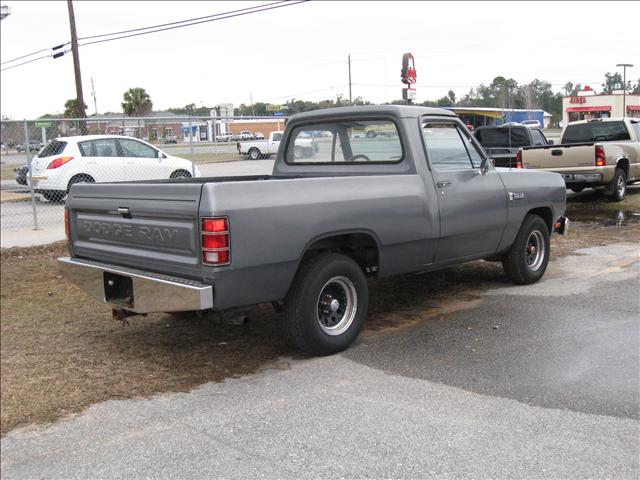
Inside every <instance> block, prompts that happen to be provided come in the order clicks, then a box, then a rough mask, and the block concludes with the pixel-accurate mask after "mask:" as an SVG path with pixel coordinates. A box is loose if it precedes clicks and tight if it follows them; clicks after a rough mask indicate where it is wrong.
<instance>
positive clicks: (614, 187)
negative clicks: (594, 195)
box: [609, 168, 627, 202]
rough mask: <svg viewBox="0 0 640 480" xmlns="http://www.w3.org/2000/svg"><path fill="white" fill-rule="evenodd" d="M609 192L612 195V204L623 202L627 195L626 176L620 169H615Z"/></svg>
mask: <svg viewBox="0 0 640 480" xmlns="http://www.w3.org/2000/svg"><path fill="white" fill-rule="evenodd" d="M609 191H610V192H611V193H612V194H613V196H612V200H613V201H614V202H621V201H622V200H624V196H625V195H626V194H627V174H626V173H625V171H624V170H622V169H621V168H616V171H615V173H614V174H613V180H611V185H610V187H609Z"/></svg>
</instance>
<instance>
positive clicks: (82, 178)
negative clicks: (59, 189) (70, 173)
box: [67, 173, 96, 193]
mask: <svg viewBox="0 0 640 480" xmlns="http://www.w3.org/2000/svg"><path fill="white" fill-rule="evenodd" d="M76 183H96V181H95V180H94V179H93V177H91V176H90V175H86V174H84V173H81V174H80V175H76V176H75V177H73V178H72V179H71V180H69V184H68V185H67V193H69V190H71V186H72V185H75V184H76Z"/></svg>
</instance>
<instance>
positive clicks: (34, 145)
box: [16, 140, 43, 153]
mask: <svg viewBox="0 0 640 480" xmlns="http://www.w3.org/2000/svg"><path fill="white" fill-rule="evenodd" d="M42 147H43V145H42V142H39V141H37V140H33V141H30V142H29V151H30V152H37V151H39V150H40V149H41V148H42ZM26 151H27V146H26V144H25V143H24V142H23V143H20V144H18V145H16V152H18V153H21V152H26Z"/></svg>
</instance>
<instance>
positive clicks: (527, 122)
mask: <svg viewBox="0 0 640 480" xmlns="http://www.w3.org/2000/svg"><path fill="white" fill-rule="evenodd" d="M520 125H524V126H525V127H529V128H542V125H540V121H539V120H524V121H522V122H520Z"/></svg>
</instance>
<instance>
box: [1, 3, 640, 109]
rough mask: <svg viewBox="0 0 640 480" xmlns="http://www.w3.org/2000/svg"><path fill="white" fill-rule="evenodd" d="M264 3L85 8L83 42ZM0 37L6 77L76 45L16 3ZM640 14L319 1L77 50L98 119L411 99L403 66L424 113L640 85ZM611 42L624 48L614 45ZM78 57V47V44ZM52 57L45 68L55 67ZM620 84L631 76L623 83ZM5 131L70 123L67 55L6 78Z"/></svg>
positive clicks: (626, 8)
mask: <svg viewBox="0 0 640 480" xmlns="http://www.w3.org/2000/svg"><path fill="white" fill-rule="evenodd" d="M265 3H267V2H242V1H236V2H225V1H215V2H206V1H200V2H187V1H182V2H176V1H154V2H135V1H127V2H123V1H121V2H96V1H75V2H74V8H75V16H76V24H77V30H78V36H79V37H87V36H92V35H99V34H104V33H111V32H115V31H122V30H129V29H133V28H140V27H146V26H150V25H155V24H161V23H168V22H175V21H177V20H184V19H189V18H194V17H201V16H204V15H212V14H216V13H222V12H226V11H230V10H237V9H239V8H245V7H251V6H256V5H262V4H265ZM2 5H6V6H9V8H10V9H11V15H9V16H8V17H7V18H5V19H4V20H2V23H1V24H0V35H1V43H0V57H1V59H2V63H4V64H3V65H2V68H3V69H4V68H6V67H9V66H12V65H15V64H17V63H20V62H19V61H18V62H14V63H5V62H7V61H9V60H12V59H14V58H16V57H20V56H22V55H24V54H27V53H31V52H34V51H37V50H42V49H47V48H50V47H52V46H54V45H58V44H61V43H65V42H68V41H69V40H70V33H69V18H68V11H67V3H66V1H49V2H35V1H11V0H2ZM638 18H640V2H610V1H608V2H604V1H603V2H566V3H565V2H516V1H505V2H398V1H395V2H391V1H389V2H385V1H370V2H346V1H340V2H338V1H322V0H311V1H308V2H304V3H300V4H295V5H289V6H286V7H284V8H278V9H273V10H270V11H265V12H259V13H254V14H251V15H245V16H239V17H235V18H231V19H225V20H220V21H215V22H210V23H203V24H200V25H196V26H191V27H187V28H180V29H174V30H169V31H165V32H160V33H155V34H150V35H144V36H138V37H134V38H126V39H122V40H117V41H113V42H105V43H100V44H94V45H86V46H83V47H80V49H79V52H80V53H79V56H80V64H81V70H82V84H83V89H84V99H85V103H86V104H87V105H88V106H89V108H88V109H87V113H88V114H93V113H94V112H95V108H94V101H93V97H92V96H91V91H92V88H91V79H92V78H93V82H94V86H95V92H96V98H97V102H96V103H97V111H98V112H99V113H104V112H106V111H112V112H121V111H122V108H121V105H120V104H121V102H122V96H123V93H124V92H125V91H126V90H127V89H129V88H131V87H142V88H144V89H145V90H146V91H147V92H148V93H149V95H150V96H151V99H152V101H153V104H154V109H155V110H162V109H166V108H170V107H182V106H184V105H187V104H190V103H195V104H196V105H197V106H201V105H205V106H214V105H218V104H220V103H233V104H235V105H236V106H237V105H239V104H241V103H245V104H249V103H250V102H251V101H252V99H253V101H254V102H258V101H262V102H268V103H273V104H279V103H283V102H285V101H286V100H289V99H292V98H295V99H299V100H311V101H318V100H322V99H326V98H335V97H336V95H339V94H341V95H343V96H345V97H347V98H348V95H349V88H348V66H347V56H348V55H349V54H351V76H352V95H353V97H354V98H355V97H358V96H360V97H362V98H363V99H366V100H369V101H371V102H374V103H382V102H386V101H391V100H393V99H398V98H401V96H402V94H401V91H402V90H401V89H402V87H403V85H402V84H401V83H400V69H401V66H402V54H403V53H405V52H411V53H412V54H413V55H414V57H415V66H416V70H417V74H418V81H417V83H416V85H415V87H416V90H417V101H418V102H422V101H424V100H435V99H437V98H440V97H442V96H443V95H446V93H447V91H448V90H450V89H451V90H453V91H454V92H455V93H456V95H457V97H458V98H459V97H461V96H462V95H464V94H466V93H468V91H469V89H470V88H471V87H475V86H477V85H479V84H480V83H484V84H489V83H490V82H491V80H492V79H493V78H494V77H495V76H498V75H502V76H505V77H511V78H514V79H515V80H517V81H518V83H519V84H526V83H528V82H530V81H531V80H533V79H535V78H537V79H540V80H546V81H549V82H550V83H551V84H552V86H553V89H554V90H556V91H560V90H561V88H562V86H563V85H564V84H565V83H566V82H567V81H572V82H573V83H581V84H583V85H585V84H587V85H591V86H592V87H594V88H595V89H596V90H599V88H600V84H601V83H602V81H603V77H604V73H605V72H612V73H613V72H615V71H620V72H621V70H620V69H619V68H617V67H616V64H617V63H632V64H634V65H635V67H634V68H631V69H627V77H628V78H631V79H633V80H634V81H635V80H636V79H638V78H640V34H639V31H638V22H637V19H638ZM614 32H615V34H614ZM81 43H82V42H81ZM49 53H51V51H47V52H43V53H41V54H38V55H35V56H34V57H29V58H27V59H25V60H28V59H30V58H36V57H37V56H40V55H46V54H49ZM621 73H622V72H621ZM0 93H1V96H0V113H1V114H2V116H3V118H5V117H9V118H13V119H21V118H27V119H29V118H36V117H38V116H40V115H43V114H46V113H57V112H58V113H60V112H62V111H63V110H64V103H65V101H66V100H67V99H70V98H75V82H74V74H73V60H72V56H71V53H68V54H66V55H64V56H63V57H61V58H58V59H52V58H45V59H42V60H39V61H36V62H33V63H30V64H28V65H23V66H19V67H16V68H13V69H9V70H5V71H2V72H1V73H0Z"/></svg>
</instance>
